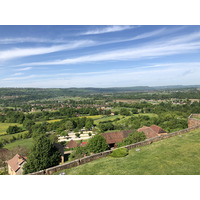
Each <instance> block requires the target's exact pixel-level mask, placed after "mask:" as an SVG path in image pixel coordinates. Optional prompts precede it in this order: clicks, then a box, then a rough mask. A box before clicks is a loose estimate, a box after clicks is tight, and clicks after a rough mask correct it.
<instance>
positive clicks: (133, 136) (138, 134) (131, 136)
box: [117, 131, 146, 147]
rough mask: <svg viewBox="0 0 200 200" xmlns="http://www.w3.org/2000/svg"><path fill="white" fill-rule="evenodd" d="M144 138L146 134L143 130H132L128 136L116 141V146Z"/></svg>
mask: <svg viewBox="0 0 200 200" xmlns="http://www.w3.org/2000/svg"><path fill="white" fill-rule="evenodd" d="M145 139H146V136H145V134H144V133H143V132H137V131H134V132H132V133H130V134H129V136H128V137H127V138H125V139H124V140H123V141H122V142H120V143H118V144H117V146H118V147H121V146H126V145H129V144H133V143H136V142H140V141H143V140H145Z"/></svg>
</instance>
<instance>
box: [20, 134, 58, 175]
mask: <svg viewBox="0 0 200 200" xmlns="http://www.w3.org/2000/svg"><path fill="white" fill-rule="evenodd" d="M60 157H61V153H60V152H59V150H58V149H57V148H56V147H55V146H54V145H53V144H52V143H51V141H50V139H49V138H48V137H46V136H38V137H37V138H36V139H35V141H34V145H33V148H32V149H31V152H30V154H29V155H28V159H27V163H26V164H24V167H23V169H24V174H28V173H32V172H36V171H40V170H43V169H46V168H49V167H52V166H55V165H58V164H59V162H60V160H61V158H60Z"/></svg>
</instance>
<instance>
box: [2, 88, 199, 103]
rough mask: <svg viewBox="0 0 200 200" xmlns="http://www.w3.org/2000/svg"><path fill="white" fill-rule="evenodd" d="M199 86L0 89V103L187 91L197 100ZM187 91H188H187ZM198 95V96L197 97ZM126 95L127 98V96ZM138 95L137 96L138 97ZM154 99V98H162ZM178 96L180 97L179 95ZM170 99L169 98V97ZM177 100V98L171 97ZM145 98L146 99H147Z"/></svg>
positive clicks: (132, 96) (134, 95)
mask: <svg viewBox="0 0 200 200" xmlns="http://www.w3.org/2000/svg"><path fill="white" fill-rule="evenodd" d="M198 88H200V86H159V87H148V86H140V87H113V88H92V87H91V88H0V101H1V100H11V101H12V99H18V101H28V100H35V99H38V100H39V99H49V98H56V97H61V96H65V97H66V96H70V97H76V96H85V97H88V95H104V94H111V95H114V96H116V97H120V96H124V98H136V97H138V98H144V95H142V94H141V95H142V96H141V95H140V93H144V94H145V96H146V95H147V94H148V93H149V95H150V96H149V95H148V98H152V97H153V96H152V95H154V96H155V93H157V92H159V93H160V92H161V93H163V92H164V93H165V92H168V91H170V92H176V93H177V92H178V93H179V92H182V93H184V94H183V95H182V96H183V98H185V95H186V94H185V92H186V91H187V92H188V91H190V92H191V91H193V93H194V91H195V93H194V95H192V96H191V95H189V96H190V98H199V92H200V91H199V90H197V89H198ZM188 89H189V90H188ZM150 93H151V94H150ZM197 93H198V95H197ZM127 95H128V96H127ZM138 95H139V96H138ZM163 95H166V94H162V97H161V96H159V97H156V98H163ZM179 96H180V95H179ZM170 97H171V96H170ZM172 97H176V98H178V96H177V95H176V96H174V95H173V96H172ZM148 98H147V99H148Z"/></svg>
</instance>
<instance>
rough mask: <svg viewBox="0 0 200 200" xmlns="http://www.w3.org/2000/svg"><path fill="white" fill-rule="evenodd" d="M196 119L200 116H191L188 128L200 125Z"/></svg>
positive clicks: (199, 121)
mask: <svg viewBox="0 0 200 200" xmlns="http://www.w3.org/2000/svg"><path fill="white" fill-rule="evenodd" d="M194 117H200V114H191V115H190V116H189V117H188V128H190V127H193V126H198V125H200V120H199V119H195V118H194Z"/></svg>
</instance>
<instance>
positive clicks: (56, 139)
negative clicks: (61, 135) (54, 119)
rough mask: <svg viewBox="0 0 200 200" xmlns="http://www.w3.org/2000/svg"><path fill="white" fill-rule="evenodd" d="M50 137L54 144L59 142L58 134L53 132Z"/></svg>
mask: <svg viewBox="0 0 200 200" xmlns="http://www.w3.org/2000/svg"><path fill="white" fill-rule="evenodd" d="M49 139H50V141H51V143H52V144H53V143H57V142H58V136H57V135H55V134H51V135H50V136H49Z"/></svg>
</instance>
